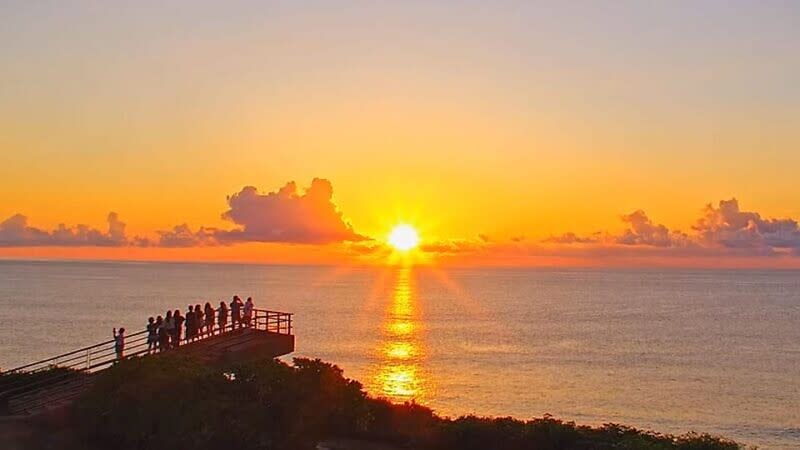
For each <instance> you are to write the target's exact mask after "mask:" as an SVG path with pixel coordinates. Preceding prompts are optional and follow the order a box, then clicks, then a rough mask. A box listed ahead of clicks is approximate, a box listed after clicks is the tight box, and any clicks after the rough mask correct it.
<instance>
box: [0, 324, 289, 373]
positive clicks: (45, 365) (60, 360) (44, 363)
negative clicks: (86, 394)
mask: <svg viewBox="0 0 800 450" xmlns="http://www.w3.org/2000/svg"><path fill="white" fill-rule="evenodd" d="M214 313H215V315H216V313H218V309H215V310H214ZM253 313H254V315H253V318H252V319H253V323H254V324H256V325H259V324H263V325H264V327H263V328H264V330H265V331H269V332H275V333H280V334H292V326H291V324H292V315H293V314H292V313H286V312H279V311H269V310H265V309H257V308H254V309H253ZM259 319H265V321H263V322H262V321H260V320H259ZM270 319H273V320H270ZM214 325H216V321H215V322H214ZM270 325H275V327H271V326H270ZM282 325H285V326H282ZM235 326H236V324H233V323H228V324H227V326H226V327H225V328H226V330H227V329H228V328H230V330H227V331H232V330H233V329H235V328H234V327H235ZM202 328H205V327H202ZM214 329H215V332H214V333H213V335H214V336H216V335H217V334H219V331H222V332H227V331H226V330H219V328H218V327H216V326H215V327H214ZM146 334H147V330H142V331H137V332H136V333H133V334H129V335H126V336H125V337H126V341H127V343H126V346H125V347H126V349H130V348H131V345H130V344H132V343H134V342H135V343H139V342H146V338H147V336H146ZM134 337H141V338H140V339H136V340H133V341H132V340H131V338H134ZM197 337H198V339H205V338H207V337H210V336H206V335H205V333H201V334H199V335H198V336H197ZM112 344H114V340H113V339H111V340H108V341H103V342H100V343H97V344H93V345H89V346H86V347H83V348H79V349H77V350H72V351H69V352H67V353H62V354H60V355H57V356H52V357H50V358H45V359H42V360H40V361H36V362H33V363H29V364H25V365H22V366H19V367H15V368H13V369H9V370H6V371H3V372H1V373H2V374H4V375H5V374H12V373H19V372H23V371H24V372H26V373H32V372H38V371H41V370H46V369H50V368H52V367H67V368H69V367H70V365H65V364H64V363H65V362H69V361H73V360H76V359H78V358H83V357H84V356H85V355H83V354H81V355H78V354H79V353H85V352H89V351H91V350H93V349H96V348H99V347H105V350H108V351H111V350H113V348H110V349H109V348H108V347H107V346H109V345H112ZM126 353H129V354H130V352H126ZM73 355H77V356H75V357H73V358H70V359H67V360H64V358H66V357H68V356H73ZM90 355H91V353H90ZM34 366H41V367H38V368H37V369H34V370H32V371H30V370H25V369H28V368H30V367H34Z"/></svg>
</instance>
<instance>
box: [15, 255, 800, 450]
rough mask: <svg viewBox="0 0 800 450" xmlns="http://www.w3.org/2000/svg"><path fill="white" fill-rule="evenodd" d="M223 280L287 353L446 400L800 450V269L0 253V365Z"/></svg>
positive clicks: (404, 395) (212, 296)
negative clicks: (286, 322) (271, 328)
mask: <svg viewBox="0 0 800 450" xmlns="http://www.w3.org/2000/svg"><path fill="white" fill-rule="evenodd" d="M234 294H238V295H239V296H241V297H243V298H246V297H248V296H252V297H253V298H254V299H255V302H256V306H257V307H259V308H264V309H271V310H279V311H287V312H292V313H294V322H293V325H294V332H295V334H296V342H297V349H296V352H295V353H294V354H293V355H290V356H289V357H287V358H286V359H287V360H290V358H291V356H303V357H313V358H321V359H323V360H326V361H330V362H333V363H336V364H337V365H339V366H340V367H341V368H342V369H344V373H345V375H346V376H348V377H351V378H355V379H358V380H359V381H361V382H362V383H363V384H364V387H365V389H366V390H367V391H368V392H370V393H371V394H374V395H379V396H384V397H388V398H390V399H392V400H394V401H399V402H402V401H408V400H415V401H417V402H419V403H422V404H425V405H427V406H430V407H431V408H433V409H434V410H435V411H437V412H438V413H440V414H442V415H448V416H458V415H461V414H470V413H474V414H479V415H495V416H514V417H517V418H523V419H524V418H532V417H541V416H542V415H543V414H546V413H549V414H552V415H554V416H556V417H558V418H563V419H567V420H574V421H576V422H578V423H581V424H602V423H608V422H616V423H622V424H626V425H632V426H636V427H642V428H649V429H654V430H657V431H662V432H671V433H684V432H687V431H691V430H695V431H707V432H711V433H714V434H721V435H724V436H727V437H730V438H733V439H736V440H739V441H741V442H744V443H746V444H751V445H759V446H761V447H763V448H800V272H797V271H777V270H678V269H657V270H655V269H652V270H651V269H648V270H644V269H642V270H638V269H614V270H601V269H505V268H504V269H486V268H470V269H444V268H436V267H387V268H352V267H318V266H271V265H231V264H181V263H139V262H57V261H0V368H3V369H8V368H12V367H14V366H17V365H21V364H24V363H26V362H32V361H35V360H38V359H40V358H45V357H48V356H54V355H56V354H58V353H62V352H65V351H68V350H72V349H75V348H79V347H82V346H86V345H90V344H93V343H96V342H99V341H103V340H108V339H110V338H111V329H112V328H113V327H125V328H127V329H128V330H129V333H130V332H133V331H137V330H139V329H142V328H143V327H144V325H145V323H146V319H147V317H148V316H151V315H152V316H155V315H158V314H162V315H163V314H164V313H165V312H166V310H167V309H176V308H177V309H181V310H182V311H183V310H185V309H186V306H187V305H188V304H197V303H200V304H205V302H206V301H210V302H211V303H212V305H218V304H219V301H220V300H226V301H229V300H230V297H231V296H232V295H234Z"/></svg>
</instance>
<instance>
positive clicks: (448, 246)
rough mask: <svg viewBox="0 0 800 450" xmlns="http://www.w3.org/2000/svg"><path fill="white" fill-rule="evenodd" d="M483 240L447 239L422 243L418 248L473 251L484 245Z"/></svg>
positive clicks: (452, 251) (433, 250) (443, 251)
mask: <svg viewBox="0 0 800 450" xmlns="http://www.w3.org/2000/svg"><path fill="white" fill-rule="evenodd" d="M484 244H485V242H484V241H483V240H480V238H479V240H468V239H447V240H439V241H433V242H427V243H423V244H422V245H420V246H419V249H420V250H422V251H423V252H428V253H465V252H474V251H477V250H480V249H482V248H483V247H484Z"/></svg>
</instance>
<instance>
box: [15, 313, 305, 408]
mask: <svg viewBox="0 0 800 450" xmlns="http://www.w3.org/2000/svg"><path fill="white" fill-rule="evenodd" d="M147 334H148V332H147V330H143V331H139V332H136V333H132V334H130V335H127V336H126V343H125V352H124V358H125V359H127V358H135V357H147V356H150V355H156V354H161V353H164V354H174V355H191V356H193V357H195V358H197V359H198V360H200V361H203V362H205V363H207V364H211V365H218V364H226V363H232V362H238V361H247V360H249V359H256V358H275V357H277V356H282V355H286V354H289V353H292V352H293V351H294V344H295V342H294V334H293V333H292V314H291V313H285V312H278V311H267V310H263V309H254V310H253V318H252V320H251V322H250V324H249V325H246V324H244V323H238V324H233V323H231V324H228V325H226V326H225V327H224V328H222V329H220V328H215V329H214V331H213V332H211V333H206V334H198V335H197V337H196V338H194V340H192V341H186V340H182V341H181V345H179V346H177V347H173V348H169V349H167V350H164V351H162V352H158V351H148V344H147ZM116 361H118V359H117V356H116V352H115V350H114V340H113V339H111V340H108V341H105V342H101V343H99V344H94V345H91V346H88V347H84V348H80V349H78V350H73V351H71V352H67V353H64V354H61V355H58V356H54V357H51V358H47V359H43V360H41V361H37V362H34V363H31V364H26V365H24V366H20V367H17V368H14V369H11V370H7V371H4V372H2V373H1V374H0V415H6V416H8V415H31V414H36V413H39V412H43V411H46V410H49V409H54V408H57V407H60V406H64V405H66V404H68V403H69V402H71V401H72V400H73V399H75V398H76V397H77V396H78V395H80V394H81V393H82V392H83V391H85V390H86V389H87V388H88V387H89V386H91V384H92V382H93V380H94V378H95V375H96V374H97V373H99V372H101V371H103V370H105V369H108V368H109V367H111V366H112V365H113V364H114V363H115V362H116Z"/></svg>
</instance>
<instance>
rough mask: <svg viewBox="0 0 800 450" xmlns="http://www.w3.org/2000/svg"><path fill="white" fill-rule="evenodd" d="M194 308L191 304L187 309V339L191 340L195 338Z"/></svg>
mask: <svg viewBox="0 0 800 450" xmlns="http://www.w3.org/2000/svg"><path fill="white" fill-rule="evenodd" d="M194 319H195V315H194V308H192V305H189V308H188V309H187V310H186V341H187V342H188V341H191V340H192V339H194V329H195V326H194Z"/></svg>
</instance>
